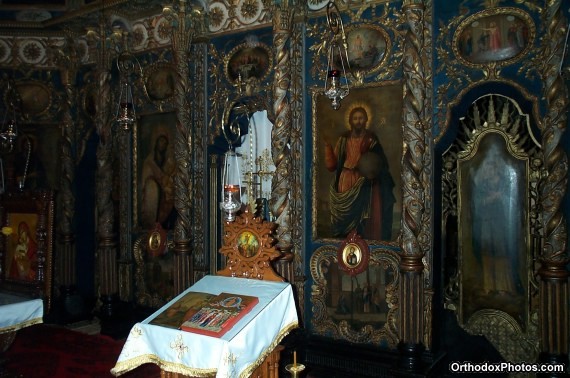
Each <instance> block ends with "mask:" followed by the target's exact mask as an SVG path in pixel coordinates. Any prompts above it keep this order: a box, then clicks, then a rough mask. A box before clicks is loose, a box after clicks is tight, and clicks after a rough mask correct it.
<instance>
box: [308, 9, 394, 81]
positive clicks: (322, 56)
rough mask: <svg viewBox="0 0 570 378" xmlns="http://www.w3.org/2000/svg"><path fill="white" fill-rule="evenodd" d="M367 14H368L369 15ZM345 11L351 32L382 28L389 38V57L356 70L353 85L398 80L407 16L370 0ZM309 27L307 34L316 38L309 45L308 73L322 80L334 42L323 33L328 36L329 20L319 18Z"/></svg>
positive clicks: (381, 31)
mask: <svg viewBox="0 0 570 378" xmlns="http://www.w3.org/2000/svg"><path fill="white" fill-rule="evenodd" d="M364 13H366V17H365V18H364V16H363V14H364ZM368 13H369V14H368ZM342 14H343V17H347V19H348V20H347V21H346V31H347V33H350V32H351V31H352V30H356V29H358V28H360V27H369V28H378V29H379V31H380V34H381V35H383V36H384V37H386V38H388V40H387V43H386V48H387V50H386V52H385V54H386V55H387V56H388V57H387V58H386V59H383V60H382V61H383V63H382V64H381V65H380V67H377V68H375V69H373V70H365V71H362V70H360V71H359V70H355V71H354V72H353V73H351V75H349V80H350V85H352V86H354V87H359V86H362V85H364V84H366V82H368V81H372V82H377V81H384V80H392V79H394V77H395V76H396V75H397V73H398V71H399V70H400V69H401V64H402V58H403V47H402V46H403V42H404V38H403V36H402V32H401V30H400V25H401V24H402V22H403V15H402V14H401V13H400V12H399V10H398V9H396V8H395V6H394V5H392V4H390V3H385V4H382V5H380V6H379V7H378V6H377V4H372V3H369V4H364V5H361V6H359V7H354V8H351V7H347V8H344V7H343V8H342ZM363 19H365V20H366V21H363ZM306 27H307V31H306V34H307V37H309V38H314V39H315V43H314V44H312V45H311V46H309V48H308V50H309V51H310V52H312V54H311V65H310V68H309V71H308V73H309V74H310V76H311V78H312V79H313V80H314V81H316V82H318V83H321V82H323V80H324V78H325V76H324V75H325V72H324V71H323V66H324V67H326V64H327V62H326V56H327V51H328V48H329V42H330V41H329V38H328V37H325V38H323V36H328V35H329V33H330V31H329V28H328V25H327V24H326V19H325V20H322V19H321V20H319V19H317V21H316V22H314V23H308V24H307V25H306Z"/></svg>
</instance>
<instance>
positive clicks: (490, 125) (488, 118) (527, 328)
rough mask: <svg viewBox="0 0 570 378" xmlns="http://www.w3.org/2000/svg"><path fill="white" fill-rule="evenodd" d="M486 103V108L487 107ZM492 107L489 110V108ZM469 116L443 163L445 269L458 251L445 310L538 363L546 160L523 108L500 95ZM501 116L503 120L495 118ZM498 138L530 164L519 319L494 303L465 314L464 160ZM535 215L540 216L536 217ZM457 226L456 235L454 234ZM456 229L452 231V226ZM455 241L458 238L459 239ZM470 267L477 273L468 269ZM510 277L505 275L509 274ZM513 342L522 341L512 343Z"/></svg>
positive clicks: (513, 356)
mask: <svg viewBox="0 0 570 378" xmlns="http://www.w3.org/2000/svg"><path fill="white" fill-rule="evenodd" d="M483 104H485V105H483ZM487 106H488V107H487ZM470 112H472V113H469V114H468V115H467V116H466V117H464V118H462V120H461V123H462V126H461V127H460V129H461V130H462V131H461V132H460V134H459V136H458V140H457V141H455V142H454V143H453V144H452V145H451V146H450V147H449V148H448V149H447V151H446V152H445V153H444V155H443V161H442V170H443V172H442V195H443V200H442V203H443V205H442V229H443V230H444V231H443V237H444V239H445V240H444V243H445V245H446V248H449V249H448V250H446V251H445V254H446V255H447V256H448V257H447V259H448V261H447V262H444V266H445V267H446V268H450V269H452V268H451V267H450V266H448V265H447V264H449V263H451V261H453V259H450V258H451V257H452V256H453V255H454V254H455V253H457V257H456V258H457V261H456V263H457V267H456V270H455V271H453V270H451V271H449V270H447V271H446V277H445V280H446V281H445V282H444V286H445V287H444V295H445V307H446V308H447V309H450V310H452V311H455V312H456V315H457V317H458V320H459V324H460V326H462V327H463V328H464V329H466V330H467V331H468V332H470V333H472V334H482V335H485V336H486V337H487V338H488V339H489V340H490V341H491V342H492V343H493V345H494V346H495V347H496V348H497V350H498V351H499V352H500V353H501V355H502V356H503V357H504V358H506V359H508V360H509V361H513V362H515V361H516V362H521V361H534V360H536V357H537V355H538V349H537V348H538V347H537V346H538V338H539V335H538V333H537V329H538V324H537V320H538V295H539V293H538V291H537V290H536V288H537V286H538V283H537V282H536V273H537V269H538V267H537V266H536V263H535V261H536V260H537V258H538V253H539V250H540V238H541V236H540V234H541V231H540V229H541V226H540V224H539V223H538V222H539V219H538V218H539V216H538V214H539V212H540V210H539V205H538V203H539V199H538V192H537V188H538V180H539V178H540V167H541V165H542V163H541V157H540V154H539V149H540V145H538V143H537V141H536V139H535V137H534V135H533V134H532V130H531V129H530V124H529V117H528V115H527V114H523V113H522V112H521V109H520V108H519V107H518V104H517V103H516V102H515V101H514V100H512V99H510V98H508V97H506V96H501V95H492V94H490V95H487V96H483V97H481V98H479V99H478V102H477V106H474V105H473V106H472V107H471V108H470ZM496 114H500V115H501V117H500V118H499V117H496ZM489 134H497V135H500V136H501V137H502V138H504V140H505V142H506V145H507V146H508V147H507V148H508V153H509V155H511V156H512V157H513V158H516V159H517V160H520V161H522V162H523V163H524V164H525V166H526V180H527V181H526V197H525V198H529V202H528V205H526V207H525V209H526V212H527V213H526V220H525V222H526V224H527V226H526V227H527V229H525V230H524V242H525V244H524V248H525V250H526V259H525V261H524V264H525V265H526V267H527V271H526V272H527V274H528V277H525V280H524V283H526V285H527V287H525V288H524V289H525V293H524V295H523V296H524V300H525V301H526V302H525V304H524V305H523V306H524V314H520V315H521V316H522V319H519V320H517V319H515V318H514V317H513V316H512V315H510V314H508V313H507V312H505V311H503V310H501V309H499V306H495V307H493V306H494V305H493V304H492V302H490V301H489V300H488V301H487V302H486V303H487V308H479V309H478V310H477V311H474V312H473V313H472V314H470V316H469V317H467V316H464V315H463V309H464V305H465V304H464V300H465V298H464V279H465V278H464V275H465V272H464V271H463V269H462V265H463V264H462V263H463V259H464V256H463V252H462V251H463V246H462V245H461V244H462V240H463V239H462V235H463V232H462V225H461V224H459V221H460V214H459V211H461V209H462V205H461V201H462V198H461V193H462V190H461V188H460V187H459V186H460V182H459V176H460V172H459V162H460V161H467V160H469V159H470V158H471V157H473V155H474V154H475V153H476V152H477V148H478V145H479V143H480V140H481V138H482V137H483V136H485V135H489ZM531 214H535V216H531ZM455 222H457V230H456V233H453V232H448V229H449V230H453V225H454V224H455ZM450 226H451V228H450ZM455 238H456V239H455ZM469 269H475V268H474V267H469ZM505 273H506V272H505ZM513 340H518V341H517V342H513Z"/></svg>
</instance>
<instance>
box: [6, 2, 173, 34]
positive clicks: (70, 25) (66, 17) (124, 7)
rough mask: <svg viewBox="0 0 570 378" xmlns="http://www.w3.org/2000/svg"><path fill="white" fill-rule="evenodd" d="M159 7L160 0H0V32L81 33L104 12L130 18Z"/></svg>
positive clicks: (150, 12) (148, 12)
mask: <svg viewBox="0 0 570 378" xmlns="http://www.w3.org/2000/svg"><path fill="white" fill-rule="evenodd" d="M161 9H162V4H161V2H160V1H159V0H45V1H42V0H0V35H1V34H19V33H22V32H23V33H26V34H33V33H38V34H52V33H62V32H63V31H71V32H74V33H81V32H82V31H83V30H85V27H86V26H90V25H94V24H97V23H98V22H99V20H101V16H102V15H103V14H104V15H105V16H107V17H109V16H111V15H115V16H119V17H123V18H126V19H129V20H133V19H136V18H139V17H145V16H148V15H151V14H156V13H157V12H160V11H161Z"/></svg>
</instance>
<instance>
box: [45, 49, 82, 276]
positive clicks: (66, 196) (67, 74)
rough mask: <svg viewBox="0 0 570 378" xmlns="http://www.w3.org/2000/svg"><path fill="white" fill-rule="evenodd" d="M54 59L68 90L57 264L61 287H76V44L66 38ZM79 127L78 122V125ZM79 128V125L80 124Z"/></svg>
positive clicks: (65, 106)
mask: <svg viewBox="0 0 570 378" xmlns="http://www.w3.org/2000/svg"><path fill="white" fill-rule="evenodd" d="M52 54H53V55H55V57H54V58H53V60H54V61H55V63H56V64H57V65H58V67H59V69H60V72H61V77H62V84H63V87H64V91H65V101H64V105H63V115H62V117H63V119H62V140H61V169H60V177H61V178H60V183H59V195H58V196H57V202H58V203H59V208H60V209H61V210H60V214H58V226H59V227H58V229H57V232H58V241H59V243H58V244H56V246H57V249H56V261H57V263H58V272H59V273H60V277H58V278H59V282H58V283H59V284H60V285H64V286H66V287H69V286H70V285H75V283H76V274H75V266H74V263H75V261H76V256H75V254H76V251H75V240H74V234H73V227H72V225H73V218H74V216H75V196H74V194H73V190H72V186H73V181H74V179H75V167H76V165H77V160H75V155H73V154H72V150H73V147H74V146H73V145H74V142H75V141H74V139H75V138H74V137H75V135H76V132H77V130H78V129H79V126H77V125H76V124H75V123H74V120H73V114H75V113H76V112H77V109H78V105H79V104H78V101H77V100H76V99H77V97H78V96H77V90H76V77H77V74H78V69H79V61H78V60H77V51H76V45H75V43H74V41H73V39H72V38H67V39H66V44H65V46H63V48H62V49H57V50H52ZM78 124H79V123H78ZM79 125H80V124H79Z"/></svg>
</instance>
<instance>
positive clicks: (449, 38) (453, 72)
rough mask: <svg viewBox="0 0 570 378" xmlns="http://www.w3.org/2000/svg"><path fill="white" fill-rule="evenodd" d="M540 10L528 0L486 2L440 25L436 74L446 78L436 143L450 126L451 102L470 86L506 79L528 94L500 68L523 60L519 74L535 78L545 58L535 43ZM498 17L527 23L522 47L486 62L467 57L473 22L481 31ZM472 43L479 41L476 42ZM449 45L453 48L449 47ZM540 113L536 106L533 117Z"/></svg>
mask: <svg viewBox="0 0 570 378" xmlns="http://www.w3.org/2000/svg"><path fill="white" fill-rule="evenodd" d="M458 10H459V8H458ZM539 11H541V9H540V8H539V7H537V6H536V5H534V4H533V3H532V2H529V1H521V7H517V8H514V7H497V6H496V4H494V5H489V4H487V5H486V6H485V7H484V8H483V9H481V10H480V11H478V12H475V11H472V12H466V13H461V12H459V14H458V15H457V16H455V17H453V18H451V19H450V20H449V21H447V22H445V24H441V25H440V27H439V30H438V36H437V40H435V44H434V48H435V51H436V54H437V61H438V64H437V67H438V68H437V69H436V71H435V72H434V74H435V75H436V76H439V75H443V77H445V80H444V81H442V82H440V83H439V85H438V87H437V89H436V93H437V95H436V99H437V107H436V109H439V110H438V111H437V112H436V115H435V119H436V122H435V125H436V129H435V130H434V131H435V132H434V135H435V139H436V142H437V141H438V140H439V138H441V137H442V136H443V135H444V134H445V133H446V131H447V129H448V127H449V124H450V120H449V116H450V115H449V113H448V111H449V109H450V108H451V107H450V106H449V104H450V103H453V102H456V101H460V100H461V98H462V94H464V93H467V92H468V91H469V90H470V89H471V88H473V87H475V86H477V85H480V84H482V83H485V82H488V81H495V82H506V83H508V84H509V85H511V86H514V87H516V88H517V89H519V91H520V92H521V93H528V92H527V90H526V88H524V86H522V85H521V84H520V83H519V82H518V81H517V80H513V79H511V78H508V77H504V76H503V74H502V71H501V69H502V68H505V67H507V66H513V65H514V64H515V63H520V67H519V69H518V74H519V75H525V76H526V77H527V78H531V77H536V72H537V68H538V67H539V65H540V62H541V61H542V58H541V54H540V51H539V48H538V45H537V43H536V42H537V39H536V26H535V24H534V21H533V15H534V14H535V13H536V12H539ZM496 17H503V18H505V22H509V23H511V22H514V21H518V22H520V23H521V25H524V27H525V28H526V32H525V37H524V43H523V47H521V48H520V51H517V52H516V53H512V52H511V53H509V54H508V56H507V57H506V58H505V57H501V55H497V56H495V57H493V56H491V58H490V59H486V60H483V61H473V58H472V57H467V56H466V53H465V43H466V42H465V36H466V31H467V30H469V28H472V24H473V23H475V25H476V27H477V30H478V33H481V31H482V29H483V28H484V25H482V22H483V21H485V20H486V21H489V23H490V22H491V20H492V19H493V18H496ZM511 18H512V20H511ZM507 33H508V32H507ZM505 40H508V38H505ZM472 43H477V41H473V42H472ZM449 46H451V47H452V48H451V49H450V48H449ZM527 97H530V95H528V96H527ZM538 114H539V113H538V108H537V112H535V113H534V116H535V117H537V116H538Z"/></svg>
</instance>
